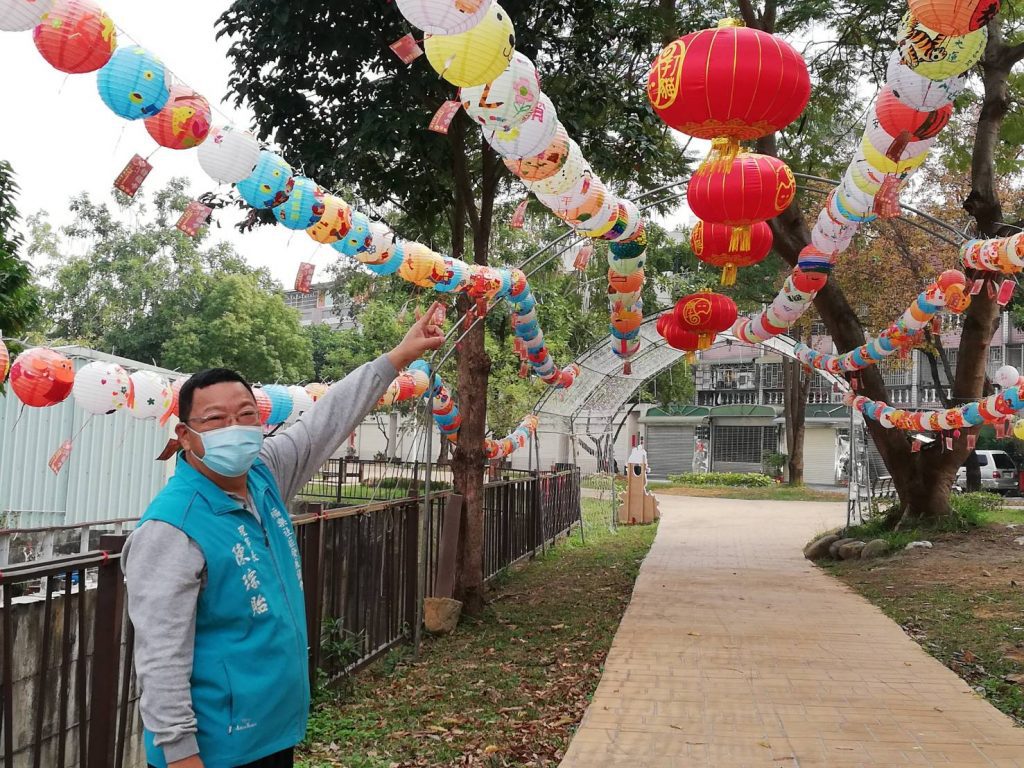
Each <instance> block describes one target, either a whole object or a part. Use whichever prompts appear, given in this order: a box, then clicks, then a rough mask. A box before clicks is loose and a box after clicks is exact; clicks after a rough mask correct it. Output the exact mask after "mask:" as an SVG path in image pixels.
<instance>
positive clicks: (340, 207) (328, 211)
mask: <svg viewBox="0 0 1024 768" xmlns="http://www.w3.org/2000/svg"><path fill="white" fill-rule="evenodd" d="M350 229H352V209H351V208H350V207H349V204H348V203H346V202H345V201H344V200H342V199H341V198H340V197H335V196H334V195H324V215H323V216H321V217H320V221H318V222H317V223H316V224H314V225H313V226H312V227H310V228H309V229H307V230H306V233H307V234H308V235H309V236H310V237H311V238H313V239H314V240H316V241H317V242H318V243H323V244H324V245H330V244H331V243H336V242H338V241H339V240H341V238H343V237H344V236H345V235H347V234H348V231H349V230H350Z"/></svg>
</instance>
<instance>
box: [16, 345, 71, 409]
mask: <svg viewBox="0 0 1024 768" xmlns="http://www.w3.org/2000/svg"><path fill="white" fill-rule="evenodd" d="M74 383H75V367H74V365H72V363H71V361H70V360H68V359H67V358H66V357H64V355H62V354H60V353H59V352H54V351H53V350H52V349H46V348H45V347H35V348H33V349H27V350H25V351H24V352H22V353H21V354H20V355H18V357H17V359H15V361H14V365H12V366H11V389H12V390H14V394H15V395H16V396H17V398H18V399H19V400H21V402H23V403H24V404H25V405H28V406H31V407H33V408H49V407H50V406H52V405H57V404H58V403H62V402H64V401H65V400H66V399H67V398H68V395H70V394H71V388H72V387H73V386H74Z"/></svg>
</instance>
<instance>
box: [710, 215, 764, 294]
mask: <svg viewBox="0 0 1024 768" xmlns="http://www.w3.org/2000/svg"><path fill="white" fill-rule="evenodd" d="M732 233H733V230H732V228H731V227H727V226H726V225H724V224H707V223H705V222H703V221H698V222H697V225H696V226H695V227H694V228H693V231H692V232H691V233H690V246H691V247H692V248H693V254H694V255H695V256H696V257H697V258H698V259H700V260H701V261H703V262H704V263H705V264H710V265H711V266H713V267H721V268H722V285H735V284H736V270H737V269H738V268H740V267H750V266H753V265H754V264H757V263H759V262H761V261H764V259H765V257H766V256H767V255H768V253H769V252H770V251H771V249H772V230H771V227H769V226H768V224H766V223H765V222H763V221H759V222H757V223H756V224H754V225H753V226H752V227H751V228H750V250H748V251H741V250H737V249H734V248H731V247H730V242H731V240H732Z"/></svg>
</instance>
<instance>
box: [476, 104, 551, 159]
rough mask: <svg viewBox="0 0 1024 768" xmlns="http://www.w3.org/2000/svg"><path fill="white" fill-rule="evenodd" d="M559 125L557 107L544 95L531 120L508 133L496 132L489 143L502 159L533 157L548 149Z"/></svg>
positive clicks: (489, 138) (514, 127) (489, 139)
mask: <svg viewBox="0 0 1024 768" xmlns="http://www.w3.org/2000/svg"><path fill="white" fill-rule="evenodd" d="M559 125H560V124H559V122H558V111H557V110H556V109H555V105H554V104H553V103H552V102H551V99H549V98H548V97H547V95H546V94H543V93H542V94H541V96H540V99H539V100H538V101H537V106H536V107H534V109H533V112H531V113H530V116H529V118H527V119H526V120H525V121H523V122H522V123H519V124H518V125H516V126H513V127H512V128H510V129H508V130H507V131H496V132H495V133H493V134H491V135H489V136H487V141H488V143H489V144H490V145H491V146H492V147H493V148H494V150H495V151H496V152H497V153H498V154H499V155H501V156H502V157H505V158H512V159H516V158H522V157H531V156H532V155H536V154H538V153H540V152H543V151H544V150H545V149H547V147H548V146H549V145H550V144H551V142H552V141H553V140H554V138H555V134H557V133H558V126H559ZM485 135H486V134H485Z"/></svg>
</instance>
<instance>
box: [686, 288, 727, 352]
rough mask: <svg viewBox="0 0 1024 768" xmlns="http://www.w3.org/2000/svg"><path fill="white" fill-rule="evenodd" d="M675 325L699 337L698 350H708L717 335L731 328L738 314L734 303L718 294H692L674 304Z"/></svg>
mask: <svg viewBox="0 0 1024 768" xmlns="http://www.w3.org/2000/svg"><path fill="white" fill-rule="evenodd" d="M674 317H675V320H676V323H678V324H679V325H680V326H681V327H682V328H683V329H684V330H687V331H692V332H694V333H696V334H697V336H698V337H699V344H698V347H697V348H698V349H708V348H709V347H710V346H711V344H712V343H713V342H714V340H715V337H716V336H717V335H718V334H719V333H723V332H725V331H727V330H729V329H730V328H732V326H733V323H735V322H736V318H737V317H738V312H737V309H736V304H735V302H734V301H733V300H732V299H730V298H729V297H728V296H723V295H722V294H720V293H694V294H691V295H690V296H684V297H683V298H682V299H680V300H679V302H678V303H677V304H676V308H675V311H674Z"/></svg>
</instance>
